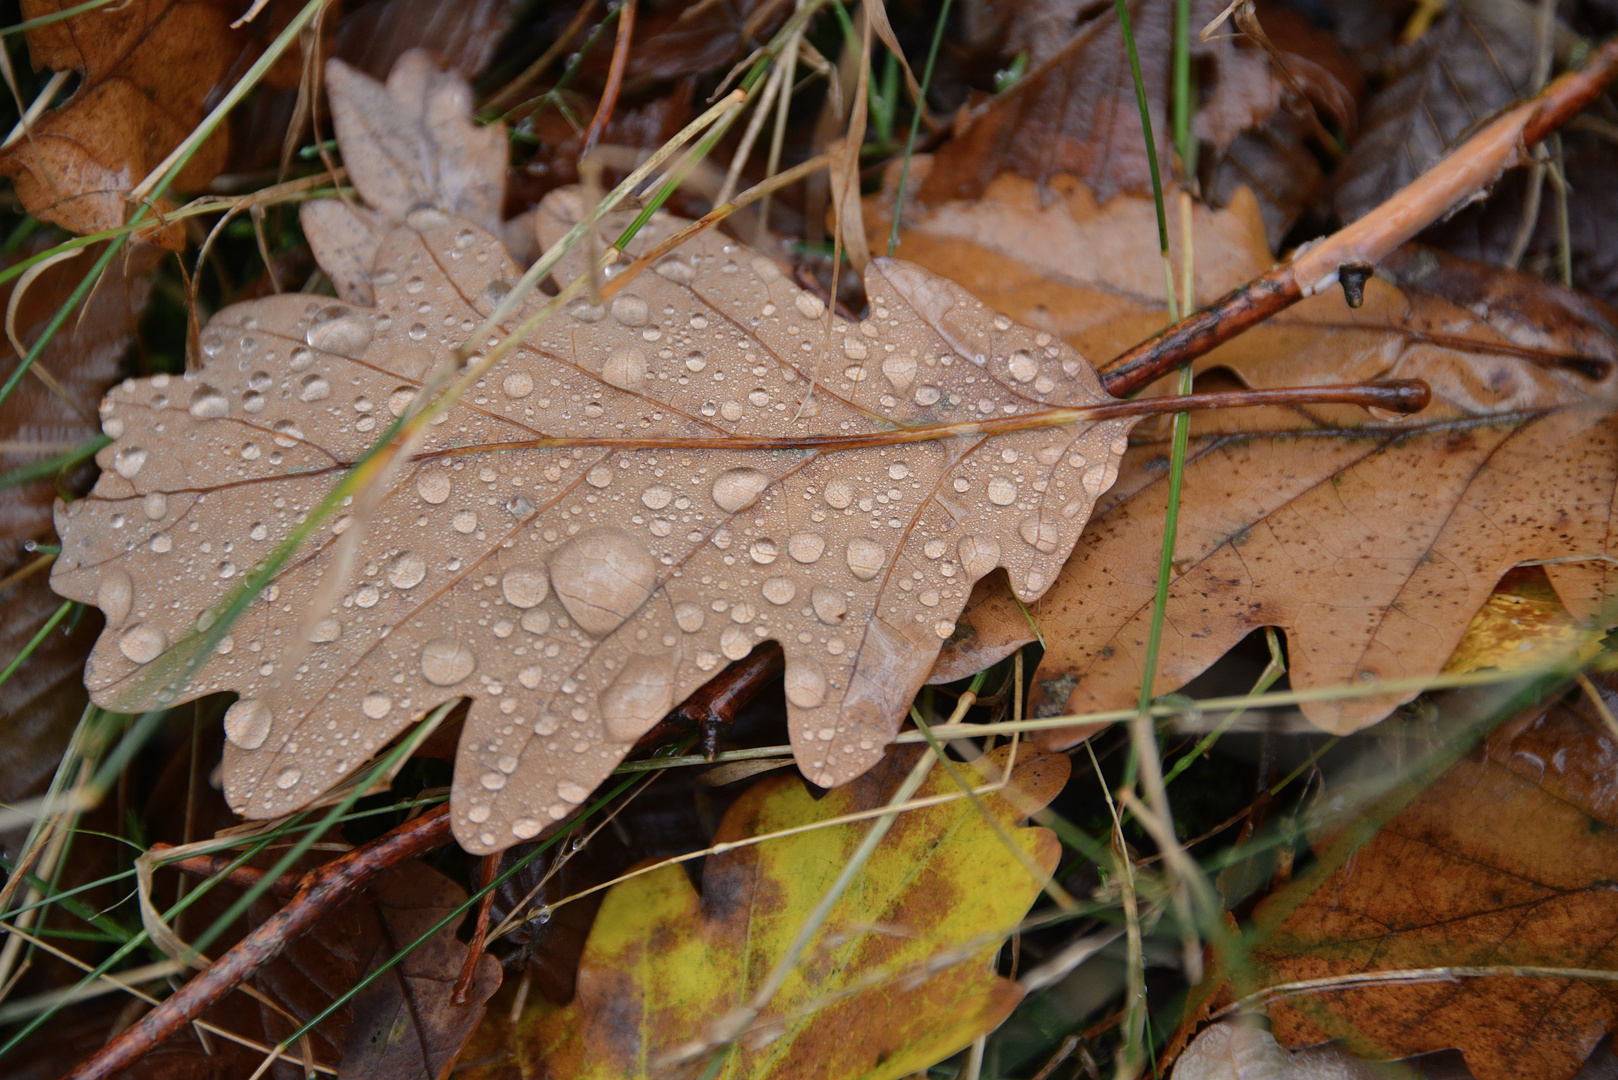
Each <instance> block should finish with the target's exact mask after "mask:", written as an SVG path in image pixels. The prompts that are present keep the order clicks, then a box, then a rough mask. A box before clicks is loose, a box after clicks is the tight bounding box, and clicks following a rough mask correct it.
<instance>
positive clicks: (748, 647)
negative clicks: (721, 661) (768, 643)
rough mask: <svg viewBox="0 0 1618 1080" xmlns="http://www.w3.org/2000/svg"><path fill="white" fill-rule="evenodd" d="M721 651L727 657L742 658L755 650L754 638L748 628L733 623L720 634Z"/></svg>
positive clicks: (731, 658)
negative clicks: (744, 628)
mask: <svg viewBox="0 0 1618 1080" xmlns="http://www.w3.org/2000/svg"><path fill="white" fill-rule="evenodd" d="M719 651H720V652H722V653H724V654H725V656H726V658H727V659H730V660H740V659H741V658H742V657H744V656H746V655H747V654H748V653H750V652H752V651H753V639H752V637H751V636H750V635H749V634H748V633H747V631H746V630H743V629H742V628H741V627H739V626H736V625H734V624H732V625H730V626H727V627H725V629H724V630H723V631H721V632H720V634H719Z"/></svg>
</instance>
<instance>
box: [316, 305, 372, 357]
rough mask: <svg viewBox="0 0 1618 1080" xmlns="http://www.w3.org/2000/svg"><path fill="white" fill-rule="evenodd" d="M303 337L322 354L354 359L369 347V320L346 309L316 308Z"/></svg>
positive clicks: (336, 306) (333, 307)
mask: <svg viewBox="0 0 1618 1080" xmlns="http://www.w3.org/2000/svg"><path fill="white" fill-rule="evenodd" d="M304 336H305V339H306V340H307V341H308V342H309V344H310V345H313V346H314V347H315V348H317V349H319V350H321V351H322V352H329V353H336V354H337V355H338V356H349V357H355V358H358V357H360V356H363V355H364V354H365V347H366V346H367V345H369V344H371V320H370V319H369V318H368V317H367V316H365V315H361V314H360V313H359V312H357V311H354V310H352V309H350V308H346V307H343V306H342V305H340V304H332V305H331V306H330V307H324V308H321V309H320V311H319V313H318V314H316V315H315V318H314V321H313V322H311V323H310V324H309V332H308V333H307V334H306V335H304Z"/></svg>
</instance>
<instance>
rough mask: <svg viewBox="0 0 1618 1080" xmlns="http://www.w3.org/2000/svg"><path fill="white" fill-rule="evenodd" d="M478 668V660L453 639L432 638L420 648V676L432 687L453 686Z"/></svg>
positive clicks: (465, 647) (469, 650)
mask: <svg viewBox="0 0 1618 1080" xmlns="http://www.w3.org/2000/svg"><path fill="white" fill-rule="evenodd" d="M477 666H478V658H477V657H476V656H475V655H473V653H472V650H471V649H470V648H468V647H467V646H466V645H465V644H464V643H463V642H460V641H457V640H456V639H455V638H447V637H446V638H434V639H433V640H431V641H429V642H428V643H427V644H425V645H423V646H422V647H421V674H422V677H423V678H425V679H426V680H427V681H428V682H430V683H432V684H433V685H434V686H454V685H455V684H456V683H458V682H460V681H461V680H462V679H464V678H466V677H467V676H468V675H470V674H472V669H473V668H475V667H477Z"/></svg>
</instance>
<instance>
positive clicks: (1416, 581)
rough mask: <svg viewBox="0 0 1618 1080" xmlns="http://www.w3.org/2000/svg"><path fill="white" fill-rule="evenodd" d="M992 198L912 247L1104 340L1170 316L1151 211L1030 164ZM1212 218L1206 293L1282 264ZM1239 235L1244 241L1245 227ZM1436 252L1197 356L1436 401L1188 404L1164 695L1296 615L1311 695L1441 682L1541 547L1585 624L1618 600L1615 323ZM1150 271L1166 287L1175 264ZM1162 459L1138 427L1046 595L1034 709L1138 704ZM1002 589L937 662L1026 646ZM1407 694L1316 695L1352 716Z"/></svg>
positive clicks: (1039, 616) (1355, 722) (1101, 343)
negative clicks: (1389, 411) (1038, 179)
mask: <svg viewBox="0 0 1618 1080" xmlns="http://www.w3.org/2000/svg"><path fill="white" fill-rule="evenodd" d="M994 194H995V195H996V196H997V197H995V198H991V199H985V200H983V201H981V202H980V203H976V204H966V203H958V204H952V205H950V206H947V207H944V208H941V209H940V210H938V211H935V212H933V213H932V214H930V215H926V216H922V217H920V218H919V219H918V220H917V221H916V222H915V223H914V227H913V232H912V233H910V234H907V236H906V241H905V247H904V251H905V252H906V254H907V255H908V256H909V257H911V258H914V259H917V260H918V261H920V262H921V263H922V264H923V265H926V266H928V267H929V268H931V269H933V270H935V271H936V272H939V273H954V274H960V275H961V276H964V277H967V278H968V281H969V282H970V284H971V285H972V286H981V287H983V288H984V289H985V291H988V290H989V287H990V285H991V284H992V283H991V282H989V281H986V280H985V279H989V278H996V277H997V278H998V279H999V281H1000V285H999V287H998V288H996V289H995V290H994V291H993V292H992V293H991V294H990V300H989V302H990V303H995V304H997V306H1001V305H1003V307H1002V310H1006V311H1008V312H1009V313H1010V314H1012V315H1013V316H1015V317H1018V318H1022V319H1025V320H1027V321H1029V322H1031V323H1032V324H1033V325H1036V326H1044V327H1047V328H1049V329H1052V330H1054V331H1056V332H1058V333H1062V334H1064V335H1065V336H1067V337H1068V339H1069V340H1070V341H1074V342H1077V343H1081V345H1080V347H1081V348H1082V349H1083V350H1084V351H1085V352H1086V353H1087V354H1088V355H1092V356H1104V355H1110V354H1113V353H1116V352H1117V351H1119V350H1120V349H1121V348H1122V347H1124V346H1125V345H1127V344H1131V343H1133V342H1134V341H1136V340H1139V339H1140V338H1143V337H1145V336H1146V334H1147V333H1150V332H1151V331H1153V330H1155V329H1157V328H1158V327H1160V326H1161V325H1162V319H1163V316H1162V314H1161V311H1160V309H1159V310H1154V305H1153V299H1154V298H1155V297H1161V295H1162V291H1161V289H1162V286H1161V284H1159V285H1158V286H1157V288H1156V290H1153V291H1149V290H1148V289H1147V288H1146V285H1145V283H1146V281H1147V275H1146V274H1145V273H1144V267H1145V266H1146V265H1148V263H1149V262H1157V255H1156V251H1155V245H1153V243H1152V240H1153V237H1154V236H1155V230H1154V229H1152V228H1151V227H1149V226H1148V227H1146V228H1139V227H1134V225H1133V223H1134V222H1135V221H1136V219H1137V218H1138V217H1139V215H1141V214H1143V213H1144V214H1148V215H1149V214H1150V213H1151V207H1150V204H1148V203H1144V202H1138V203H1137V205H1135V206H1133V207H1131V206H1129V205H1128V204H1127V203H1125V199H1124V197H1119V198H1117V199H1114V200H1112V201H1111V202H1109V203H1107V204H1106V206H1105V207H1102V208H1100V209H1099V210H1098V209H1096V208H1095V207H1094V203H1093V201H1090V200H1088V195H1087V193H1084V192H1082V189H1081V190H1077V191H1075V192H1074V193H1073V194H1072V195H1070V196H1069V198H1068V199H1066V200H1065V201H1064V202H1055V203H1052V204H1050V205H1049V206H1047V207H1044V208H1040V207H1039V206H1038V205H1037V202H1035V197H1034V195H1033V193H1032V191H1031V190H1030V186H1029V185H1026V184H1025V183H1024V182H1020V181H1012V182H1005V181H1002V182H1000V186H999V187H998V188H997V189H996V191H995V192H994ZM1080 211H1083V213H1081V212H1080ZM1204 213H1205V214H1206V215H1207V216H1206V217H1205V218H1204V217H1203V214H1204ZM1238 217H1241V218H1242V220H1244V221H1245V223H1246V224H1245V225H1243V224H1242V221H1239V220H1237V218H1238ZM1194 223H1195V224H1196V225H1197V228H1198V231H1197V235H1196V240H1195V250H1196V251H1197V253H1198V255H1197V260H1196V262H1197V266H1198V269H1199V271H1202V270H1204V269H1206V271H1207V274H1208V276H1207V278H1206V279H1199V282H1198V287H1197V295H1198V296H1199V297H1203V296H1212V295H1217V294H1218V293H1219V292H1222V291H1223V290H1224V288H1226V287H1229V285H1233V284H1235V283H1237V282H1240V281H1242V280H1245V279H1246V278H1247V277H1249V276H1252V273H1256V272H1257V271H1259V270H1262V269H1265V268H1267V265H1268V257H1267V252H1266V251H1265V249H1264V247H1263V235H1264V234H1263V231H1262V223H1261V221H1260V220H1259V218H1258V215H1257V214H1256V212H1249V213H1247V214H1246V215H1238V214H1234V213H1232V212H1230V211H1219V212H1206V211H1205V212H1202V213H1199V214H1198V215H1197V217H1196V218H1195V219H1194ZM1115 225H1116V226H1125V225H1128V226H1130V227H1129V228H1119V229H1117V231H1114V229H1113V228H1111V227H1109V226H1115ZM1244 230H1245V234H1246V236H1247V237H1248V238H1249V240H1248V242H1247V246H1246V247H1245V249H1244V248H1242V247H1240V246H1238V245H1237V244H1234V243H1232V238H1240V236H1241V235H1242V234H1243V231H1244ZM1176 232H1177V229H1171V236H1172V235H1174V234H1175V233H1176ZM1080 241H1088V245H1087V246H1085V245H1082V244H1081V243H1080ZM1096 248H1100V250H1101V252H1102V253H1103V254H1102V255H1100V256H1096V255H1094V254H1092V252H1093V251H1094V249H1096ZM1204 252H1207V253H1209V258H1208V259H1207V260H1205V259H1204V258H1203V254H1202V253H1204ZM1131 253H1133V256H1132V255H1131ZM1064 258H1065V259H1066V260H1067V263H1066V266H1064V265H1063V260H1064ZM1244 261H1245V262H1246V264H1247V268H1246V269H1244V268H1243V265H1242V264H1243V263H1244ZM1205 262H1207V263H1208V264H1209V265H1208V266H1207V267H1206V268H1205V267H1204V263H1205ZM1437 265H1438V264H1436V263H1435V264H1434V267H1435V269H1434V271H1433V272H1432V273H1429V274H1427V275H1425V276H1421V285H1420V287H1418V284H1417V283H1416V282H1415V280H1414V277H1412V279H1411V282H1410V283H1409V284H1407V285H1406V286H1405V288H1404V290H1402V291H1401V290H1400V289H1399V288H1396V287H1395V286H1393V285H1391V284H1390V283H1388V282H1385V281H1382V280H1379V279H1373V280H1372V281H1371V282H1370V283H1369V284H1368V287H1367V291H1366V297H1365V304H1364V307H1362V308H1360V309H1358V310H1353V309H1349V308H1348V307H1347V306H1346V304H1345V303H1344V301H1343V299H1342V296H1341V294H1340V292H1337V291H1335V290H1334V291H1332V292H1330V293H1327V294H1322V295H1319V296H1316V297H1314V298H1311V299H1309V300H1307V301H1304V302H1303V303H1301V304H1299V305H1297V306H1296V307H1294V308H1293V309H1291V310H1290V311H1288V312H1286V313H1284V314H1283V315H1281V316H1279V317H1277V318H1275V319H1272V320H1269V321H1268V322H1266V323H1264V324H1262V325H1260V326H1257V327H1255V328H1253V329H1252V330H1250V331H1248V332H1247V333H1246V334H1244V335H1242V336H1241V337H1240V338H1238V339H1236V340H1235V341H1232V342H1230V343H1228V344H1226V345H1224V346H1222V347H1221V348H1220V349H1218V350H1216V351H1214V352H1213V353H1210V354H1209V355H1208V356H1206V357H1204V358H1202V359H1201V360H1200V361H1199V362H1198V365H1197V367H1198V370H1199V371H1202V372H1209V371H1210V370H1213V369H1224V370H1225V371H1227V372H1231V373H1234V374H1235V375H1236V376H1238V377H1239V378H1240V380H1241V381H1242V382H1243V383H1245V384H1246V385H1250V386H1255V387H1260V388H1271V387H1280V386H1289V385H1317V384H1324V383H1334V382H1359V381H1365V380H1372V379H1378V378H1389V377H1398V378H1419V379H1423V380H1425V381H1427V382H1428V383H1429V385H1430V386H1431V387H1432V389H1433V394H1434V404H1433V405H1432V406H1430V407H1429V408H1428V409H1426V410H1424V411H1423V412H1422V413H1421V414H1420V415H1419V416H1417V417H1412V418H1406V419H1403V420H1399V421H1379V420H1372V421H1371V422H1369V423H1367V422H1366V414H1364V413H1361V412H1358V411H1357V410H1352V411H1351V410H1346V409H1341V408H1313V407H1312V408H1309V409H1307V410H1282V409H1262V410H1245V409H1244V410H1240V411H1236V412H1231V413H1229V414H1227V415H1209V414H1202V415H1198V416H1196V417H1194V418H1193V421H1192V424H1193V426H1192V431H1193V442H1192V445H1191V453H1190V455H1189V456H1188V458H1187V466H1186V473H1185V493H1184V495H1183V501H1182V504H1181V507H1182V508H1181V516H1180V530H1179V539H1178V542H1177V544H1176V549H1175V569H1176V576H1175V577H1174V579H1173V580H1172V581H1171V582H1170V584H1169V601H1168V609H1167V616H1166V624H1165V636H1164V641H1163V653H1162V660H1161V663H1160V665H1159V667H1158V675H1157V681H1156V683H1155V684H1154V686H1153V692H1154V693H1166V692H1169V691H1172V690H1174V689H1177V688H1178V687H1180V686H1183V685H1184V684H1185V683H1187V682H1189V681H1190V679H1191V678H1193V677H1194V676H1195V675H1197V674H1199V673H1200V672H1201V671H1203V670H1204V669H1205V668H1206V667H1207V666H1208V665H1209V664H1211V663H1213V661H1214V660H1216V659H1218V658H1219V657H1220V656H1222V655H1223V654H1224V653H1225V652H1226V651H1227V650H1228V649H1230V648H1231V647H1232V646H1234V645H1235V644H1236V643H1237V642H1238V641H1240V640H1241V639H1242V638H1243V637H1245V636H1246V635H1247V634H1249V633H1251V632H1252V631H1254V630H1256V629H1260V628H1262V627H1265V626H1277V627H1281V628H1282V629H1284V630H1285V631H1286V633H1287V640H1288V655H1289V663H1290V668H1291V678H1292V685H1293V686H1294V688H1298V689H1304V688H1316V687H1331V686H1341V685H1344V684H1349V683H1356V682H1360V681H1364V680H1370V679H1381V680H1392V679H1403V678H1420V677H1426V676H1431V675H1434V674H1437V673H1438V672H1439V671H1440V670H1441V669H1442V668H1443V666H1444V663H1445V661H1446V660H1447V659H1448V657H1449V656H1450V654H1451V653H1452V652H1453V651H1454V649H1455V646H1456V644H1457V643H1458V642H1459V641H1460V639H1461V637H1462V635H1463V634H1464V633H1465V631H1466V628H1467V625H1468V623H1469V622H1470V621H1471V619H1472V617H1473V616H1474V615H1475V614H1476V613H1477V611H1478V610H1479V609H1480V608H1481V607H1482V606H1483V605H1484V603H1485V601H1486V600H1487V599H1488V598H1489V596H1490V594H1491V593H1492V592H1493V590H1494V587H1495V585H1496V583H1497V582H1498V581H1499V580H1500V578H1501V577H1502V576H1503V575H1504V574H1505V572H1506V571H1507V570H1508V569H1510V568H1511V567H1512V566H1514V565H1515V564H1517V563H1519V562H1523V561H1527V560H1535V559H1552V560H1568V561H1562V562H1558V563H1557V564H1555V565H1550V566H1547V567H1546V573H1547V575H1548V576H1549V577H1550V580H1551V582H1552V584H1553V585H1555V587H1556V589H1557V591H1558V593H1559V594H1560V595H1561V597H1562V600H1563V601H1564V602H1565V603H1566V605H1567V607H1568V609H1569V610H1570V611H1571V612H1572V613H1573V614H1574V616H1576V617H1577V618H1579V619H1583V620H1588V619H1591V618H1593V617H1595V616H1596V615H1597V614H1598V613H1599V612H1601V611H1602V610H1603V609H1604V606H1605V605H1606V604H1608V603H1609V602H1610V598H1611V597H1612V596H1613V595H1615V592H1618V574H1614V572H1613V566H1614V564H1613V562H1612V560H1611V556H1612V555H1613V553H1614V552H1615V550H1618V518H1615V512H1618V511H1615V505H1618V502H1615V492H1618V420H1615V418H1614V416H1613V402H1614V397H1615V380H1618V376H1615V374H1614V368H1615V363H1614V361H1618V346H1615V345H1614V344H1613V341H1614V338H1613V336H1612V332H1611V329H1610V328H1611V326H1612V325H1613V322H1612V320H1611V318H1610V317H1609V316H1608V315H1606V314H1604V313H1603V312H1604V309H1602V308H1600V307H1599V305H1595V304H1594V303H1593V302H1590V301H1586V300H1582V299H1578V298H1576V297H1574V295H1573V294H1571V293H1569V292H1568V291H1567V290H1563V289H1561V288H1560V287H1558V286H1553V285H1550V284H1548V283H1546V282H1544V281H1542V280H1540V279H1537V278H1533V277H1530V276H1528V275H1522V274H1512V273H1510V272H1507V271H1490V272H1489V273H1488V274H1482V272H1481V271H1480V272H1479V274H1478V275H1474V276H1472V277H1466V276H1464V275H1458V274H1457V275H1447V274H1444V273H1439V272H1438V271H1437V269H1436V267H1437ZM1157 273H1158V280H1159V282H1161V264H1160V263H1158V264H1157ZM1417 276H1420V275H1417ZM1231 277H1234V281H1229V280H1228V279H1229V278H1231ZM1222 279H1224V280H1222ZM1227 282H1228V284H1227ZM1487 282H1492V283H1493V284H1488V285H1486V284H1485V283H1487ZM1014 293H1020V294H1021V295H1022V297H1023V300H1022V303H1021V304H1020V305H1019V304H1018V303H1017V297H1016V296H1015V295H1013V294H1014ZM1154 294H1155V295H1154ZM1508 298H1511V299H1509V301H1508ZM1226 377H1227V378H1228V375H1227V376H1226ZM1167 461H1168V442H1167V439H1166V435H1165V434H1164V432H1163V429H1162V428H1160V427H1154V428H1153V429H1151V433H1150V434H1147V435H1145V436H1137V441H1136V445H1135V446H1133V447H1132V448H1131V450H1130V453H1129V455H1128V456H1127V457H1126V459H1125V464H1124V466H1123V469H1122V472H1121V474H1120V475H1121V478H1120V480H1119V482H1118V483H1117V484H1116V485H1115V486H1114V487H1113V488H1112V489H1111V490H1110V491H1109V493H1108V494H1107V495H1106V496H1105V497H1104V498H1103V499H1102V501H1101V502H1100V503H1098V505H1097V508H1096V511H1095V513H1094V515H1093V517H1092V520H1091V522H1090V525H1089V526H1088V528H1087V529H1086V531H1085V534H1084V536H1083V537H1082V538H1081V539H1080V541H1079V544H1078V545H1077V547H1076V548H1075V551H1074V555H1073V557H1072V558H1071V559H1070V560H1069V561H1068V563H1067V565H1066V567H1065V568H1064V569H1063V572H1062V575H1061V577H1060V578H1059V579H1058V582H1057V584H1056V585H1055V586H1053V587H1052V589H1051V590H1050V591H1049V592H1048V593H1047V594H1046V595H1045V597H1044V598H1043V599H1042V600H1041V601H1040V602H1039V604H1038V605H1037V606H1035V607H1034V609H1033V615H1034V618H1035V620H1036V621H1037V622H1038V623H1039V625H1040V627H1041V628H1042V629H1043V631H1044V633H1045V639H1046V641H1047V643H1048V644H1049V646H1050V648H1049V650H1048V651H1047V652H1046V654H1045V658H1044V660H1043V661H1042V662H1041V666H1040V672H1039V676H1038V677H1037V678H1036V680H1035V686H1034V689H1033V693H1032V696H1031V699H1030V700H1031V704H1032V706H1033V708H1034V709H1035V711H1036V712H1039V713H1041V714H1043V715H1058V714H1061V713H1086V712H1096V711H1105V710H1112V709H1118V708H1127V707H1129V706H1130V705H1132V704H1133V703H1134V702H1135V701H1136V700H1137V698H1138V694H1139V679H1140V672H1141V666H1140V665H1141V658H1142V656H1143V655H1144V652H1145V643H1146V638H1147V634H1148V630H1149V626H1150V620H1151V610H1152V604H1153V601H1154V597H1155V586H1156V581H1157V564H1158V555H1159V552H1160V550H1161V539H1160V538H1161V536H1162V522H1163V514H1164V504H1165V498H1166V490H1167V487H1168V483H1167V481H1168V469H1167V468H1166V464H1167ZM990 602H991V603H993V604H995V605H996V606H997V607H998V609H999V610H998V611H997V612H995V613H992V614H988V613H986V614H985V615H983V616H982V617H980V616H978V614H977V613H976V612H973V613H969V614H968V615H966V616H965V617H964V619H963V620H962V621H963V624H964V627H963V628H970V631H971V632H970V634H969V635H967V636H963V639H962V640H961V642H959V643H958V644H953V645H952V646H951V649H952V652H955V653H959V654H960V655H955V656H951V657H949V658H948V662H947V663H946V664H945V665H944V666H943V667H941V669H940V670H939V671H938V672H937V673H936V674H935V676H934V678H935V679H940V680H941V679H946V678H953V677H959V676H960V675H961V674H963V673H964V672H965V670H966V669H969V668H972V667H973V666H974V665H981V664H982V663H984V662H992V660H994V659H997V658H998V657H999V656H1003V655H1005V654H1006V653H1007V652H1009V651H1011V650H1012V649H1014V648H1016V646H1017V645H1018V644H1021V643H1023V642H1026V641H1027V640H1030V639H1031V638H1032V636H1033V635H1032V632H1031V631H1029V630H1028V629H1026V626H1027V623H1026V620H1025V619H1023V618H1022V616H1021V614H1020V611H1018V609H1017V608H1016V605H1015V603H1014V602H1013V601H1012V600H1011V598H1010V597H1009V596H1005V595H1003V594H1002V595H1000V596H997V597H995V598H994V599H993V600H991V601H990ZM996 635H1002V636H999V637H997V636H996ZM1410 696H1412V695H1410V694H1405V695H1402V696H1401V697H1398V698H1395V697H1382V698H1374V699H1373V698H1363V699H1358V700H1353V701H1346V700H1339V701H1331V702H1310V703H1307V704H1305V705H1303V706H1302V708H1303V710H1304V713H1305V715H1306V716H1308V717H1309V719H1310V720H1311V721H1312V722H1313V723H1315V724H1317V725H1319V726H1320V727H1322V728H1324V729H1326V730H1330V731H1337V732H1344V731H1352V730H1356V729H1358V728H1360V727H1364V726H1365V725H1367V724H1369V723H1373V722H1375V721H1376V720H1378V719H1380V718H1381V717H1383V716H1385V715H1387V713H1388V712H1389V711H1390V710H1391V709H1392V708H1393V707H1394V706H1395V705H1397V704H1398V703H1399V701H1400V700H1407V699H1408V698H1409V697H1410ZM1056 738H1057V739H1058V740H1059V741H1063V740H1064V737H1063V736H1057V737H1056Z"/></svg>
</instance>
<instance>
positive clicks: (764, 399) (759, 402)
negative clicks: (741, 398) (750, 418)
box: [747, 389, 770, 409]
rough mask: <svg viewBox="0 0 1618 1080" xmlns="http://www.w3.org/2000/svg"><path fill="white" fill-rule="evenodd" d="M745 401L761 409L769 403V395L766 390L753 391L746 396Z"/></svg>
mask: <svg viewBox="0 0 1618 1080" xmlns="http://www.w3.org/2000/svg"><path fill="white" fill-rule="evenodd" d="M747 400H748V401H750V402H752V403H753V405H754V406H755V407H756V408H760V409H762V408H764V406H766V405H768V404H769V403H770V395H769V392H768V391H766V390H762V389H760V390H754V391H753V392H752V393H750V394H748V395H747Z"/></svg>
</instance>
